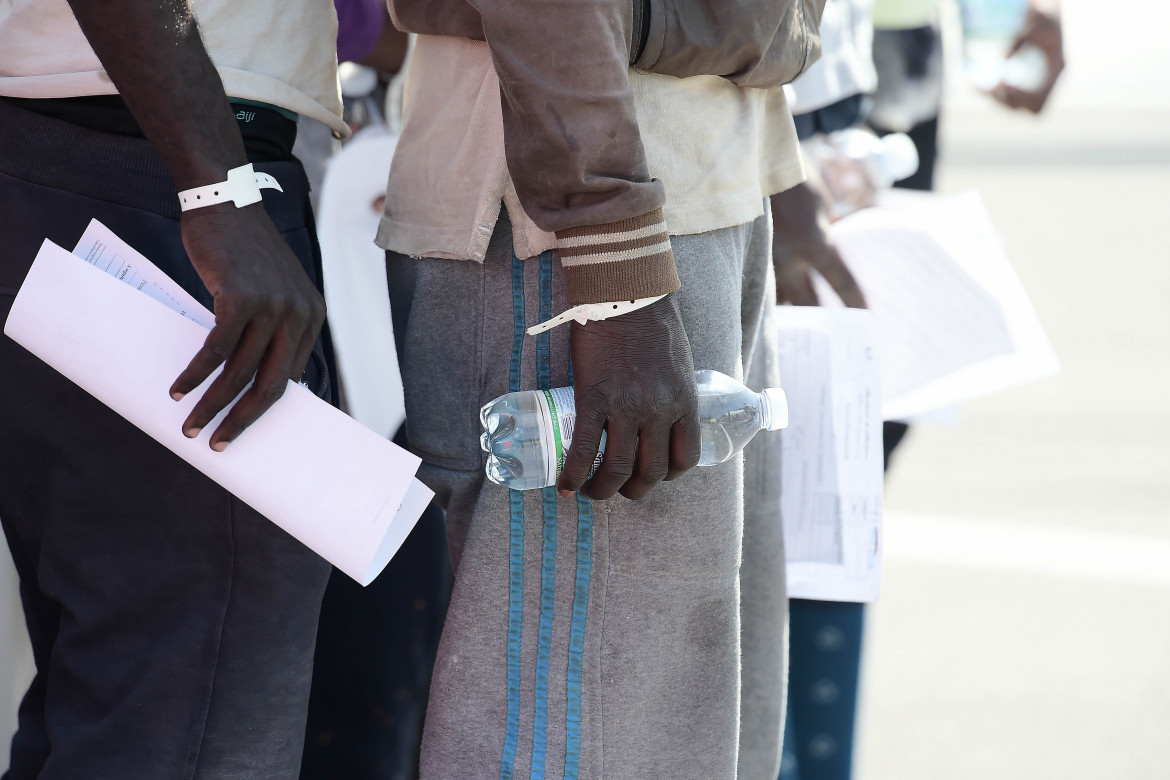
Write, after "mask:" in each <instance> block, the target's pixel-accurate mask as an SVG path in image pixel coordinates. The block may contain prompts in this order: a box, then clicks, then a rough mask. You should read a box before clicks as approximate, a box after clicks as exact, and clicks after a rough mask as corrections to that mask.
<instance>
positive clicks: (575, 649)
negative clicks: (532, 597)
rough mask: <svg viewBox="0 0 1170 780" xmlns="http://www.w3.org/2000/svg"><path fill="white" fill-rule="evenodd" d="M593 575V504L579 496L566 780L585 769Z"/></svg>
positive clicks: (567, 687) (573, 779)
mask: <svg viewBox="0 0 1170 780" xmlns="http://www.w3.org/2000/svg"><path fill="white" fill-rule="evenodd" d="M592 573H593V502H592V501H590V500H589V499H588V498H585V496H582V495H581V494H579V493H578V494H577V580H576V583H575V589H574V590H575V592H574V594H573V620H572V623H571V624H570V626H569V671H568V679H567V681H566V684H565V780H577V775H578V772H579V770H580V766H581V676H582V671H583V668H584V663H585V622H586V619H587V618H588V617H589V580H590V577H591V576H592Z"/></svg>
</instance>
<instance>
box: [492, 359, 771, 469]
mask: <svg viewBox="0 0 1170 780" xmlns="http://www.w3.org/2000/svg"><path fill="white" fill-rule="evenodd" d="M695 385H696V386H697V387H698V390H699V422H700V426H701V428H702V441H703V449H702V454H701V455H700V456H699V465H700V466H714V465H715V464H716V463H723V462H724V461H726V460H729V459H730V458H731V456H733V455H735V453H737V452H739V451H740V450H742V449H743V448H744V445H746V444H747V443H748V442H749V441H751V439H752V437H753V436H755V435H756V432H757V431H761V430H769V431H778V430H780V429H781V428H784V427H786V426H787V425H788V401H787V399H786V398H785V397H784V391H783V390H781V389H780V388H778V387H777V388H769V389H767V390H765V391H764V392H762V393H756V392H754V391H752V390H749V389H748V388H747V387H745V386H744V385H743V384H742V383H740V382H737V381H736V380H734V379H732V378H731V377H729V376H727V375H725V374H721V373H719V372H718V371H696V372H695ZM576 420H577V407H576V404H575V402H574V399H573V388H571V387H559V388H557V389H555V390H522V391H520V392H517V393H508V394H507V395H502V396H500V397H499V398H497V399H496V400H494V401H492V402H491V403H489V404H487V405H486V406H484V407H483V409H481V410H480V413H479V421H480V423H481V424H482V425H483V431H484V432H483V435H482V436H481V437H480V440H479V442H480V446H481V447H482V448H483V450H484V452H486V453H488V461H487V476H488V479H490V480H491V481H492V482H495V483H496V484H497V485H503V486H504V487H508V488H512V489H513V490H530V489H532V488H542V487H548V486H550V485H555V484H556V482H557V479H558V478H559V477H560V475H561V470H562V469H563V468H564V466H565V455H566V453H568V451H569V445H570V444H571V443H572V441H573V426H574V424H575V423H576ZM604 452H605V435H604V434H602V439H601V447H600V451H599V452H598V453H597V458H596V460H594V462H593V469H592V470H593V471H596V470H597V467H598V466H599V465H600V464H601V458H602V455H603V453H604ZM590 476H592V472H591V473H590Z"/></svg>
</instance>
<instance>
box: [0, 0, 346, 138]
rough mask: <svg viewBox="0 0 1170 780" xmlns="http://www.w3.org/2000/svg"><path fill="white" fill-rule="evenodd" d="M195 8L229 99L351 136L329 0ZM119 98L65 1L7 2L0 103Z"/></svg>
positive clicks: (217, 2) (215, 0)
mask: <svg viewBox="0 0 1170 780" xmlns="http://www.w3.org/2000/svg"><path fill="white" fill-rule="evenodd" d="M191 9H192V11H193V12H194V14H195V18H196V19H197V20H198V22H199V30H200V33H201V34H202V36H203V43H204V45H205V46H206V48H207V53H208V55H210V57H211V61H212V62H213V63H215V67H216V70H218V71H219V75H220V78H221V79H222V80H223V85H224V89H225V91H226V92H227V94H228V96H229V97H234V98H242V99H244V100H255V101H259V102H261V103H269V104H271V105H274V106H280V107H281V108H284V109H287V110H289V111H292V112H293V113H296V114H303V115H304V116H307V117H310V118H312V119H316V120H317V121H319V122H323V123H324V124H327V125H329V126H330V127H331V128H333V129H334V130H335V131H337V132H338V133H341V134H348V133H349V129H348V128H347V127H346V125H345V123H344V122H342V121H341V90H340V88H339V87H338V82H337V50H336V46H337V12H336V11H335V10H334V6H333V2H332V0H191ZM110 23H111V24H117V23H118V21H117V19H113V18H111V20H110ZM116 92H117V89H116V88H115V87H114V84H113V82H111V81H110V77H109V76H108V75H106V72H105V69H104V68H102V64H101V61H100V60H99V59H98V57H97V55H96V54H94V52H93V49H92V48H91V47H90V45H89V42H88V41H87V40H86V39H85V35H84V34H83V33H82V32H81V28H80V27H79V26H78V24H77V20H76V19H75V18H74V17H73V11H72V10H70V8H69V3H68V0H0V95H8V96H11V97H27V98H62V97H77V96H81V95H113V94H115V93H116Z"/></svg>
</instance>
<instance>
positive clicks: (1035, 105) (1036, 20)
mask: <svg viewBox="0 0 1170 780" xmlns="http://www.w3.org/2000/svg"><path fill="white" fill-rule="evenodd" d="M1025 46H1035V47H1036V48H1037V49H1039V50H1040V51H1041V52H1043V53H1044V59H1045V60H1046V61H1047V63H1048V77H1047V78H1046V79H1045V80H1044V84H1043V85H1041V86H1040V88H1039V89H1035V90H1023V89H1017V88H1016V87H1012V86H1008V85H1007V84H1002V83H1001V84H999V85H997V86H996V87H995V88H994V89H992V90H991V94H992V95H993V96H994V97H995V99H996V100H998V101H999V102H1001V103H1003V104H1004V105H1005V106H1007V107H1009V108H1015V109H1022V110H1024V111H1031V112H1032V113H1033V114H1039V113H1040V111H1041V110H1043V108H1044V104H1045V103H1047V102H1048V97H1049V95H1051V94H1052V88H1053V87H1055V86H1056V80H1057V79H1058V78H1060V73H1061V71H1063V70H1064V35H1063V33H1062V32H1061V26H1060V15H1059V12H1057V11H1055V10H1052V11H1049V10H1043V9H1040V8H1037V7H1036V6H1035V5H1033V6H1032V7H1031V8H1029V9H1028V16H1027V18H1026V19H1025V21H1024V26H1023V28H1022V29H1021V30H1020V32H1019V34H1018V35H1017V36H1016V39H1015V41H1014V42H1013V43H1012V47H1011V48H1010V49H1009V50H1008V53H1007V56H1008V57H1009V58H1010V57H1011V56H1012V55H1014V54H1015V53H1016V52H1018V51H1019V50H1020V49H1022V48H1023V47H1025Z"/></svg>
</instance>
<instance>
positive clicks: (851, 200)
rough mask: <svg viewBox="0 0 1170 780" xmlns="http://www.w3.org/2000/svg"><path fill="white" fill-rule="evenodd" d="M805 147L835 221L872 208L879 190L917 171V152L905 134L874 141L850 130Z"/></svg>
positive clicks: (858, 130)
mask: <svg viewBox="0 0 1170 780" xmlns="http://www.w3.org/2000/svg"><path fill="white" fill-rule="evenodd" d="M806 143H807V146H806V149H807V150H808V153H809V156H810V157H811V158H812V160H813V162H814V163H815V164H816V166H817V169H818V170H819V171H820V174H821V178H822V179H823V180H824V182H825V187H826V188H827V189H828V190H829V195H830V196H831V197H832V199H833V207H834V208H835V209H836V211H837V216H839V217H843V216H845V215H846V214H852V213H853V212H854V211H857V210H858V209H863V208H865V207H867V206H869V205H872V203H873V199H874V196H875V195H876V194H877V192H878V191H879V190H883V189H886V188H888V187H890V186H891V185H892V184H893V183H894V182H896V181H901V180H902V179H905V178H907V177H908V176H913V175H914V172H915V171H917V170H918V148H917V147H916V146H914V141H912V140H910V136H908V135H906V134H905V133H890V134H889V135H887V136H884V137H882V138H878V137H877V136H876V135H874V133H873V132H871V131H869V130H865V129H862V128H859V127H850V128H847V129H845V130H838V131H836V132H833V133H829V134H828V135H827V136H824V137H823V138H821V137H818V138H815V139H813V140H812V141H809V142H806Z"/></svg>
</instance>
